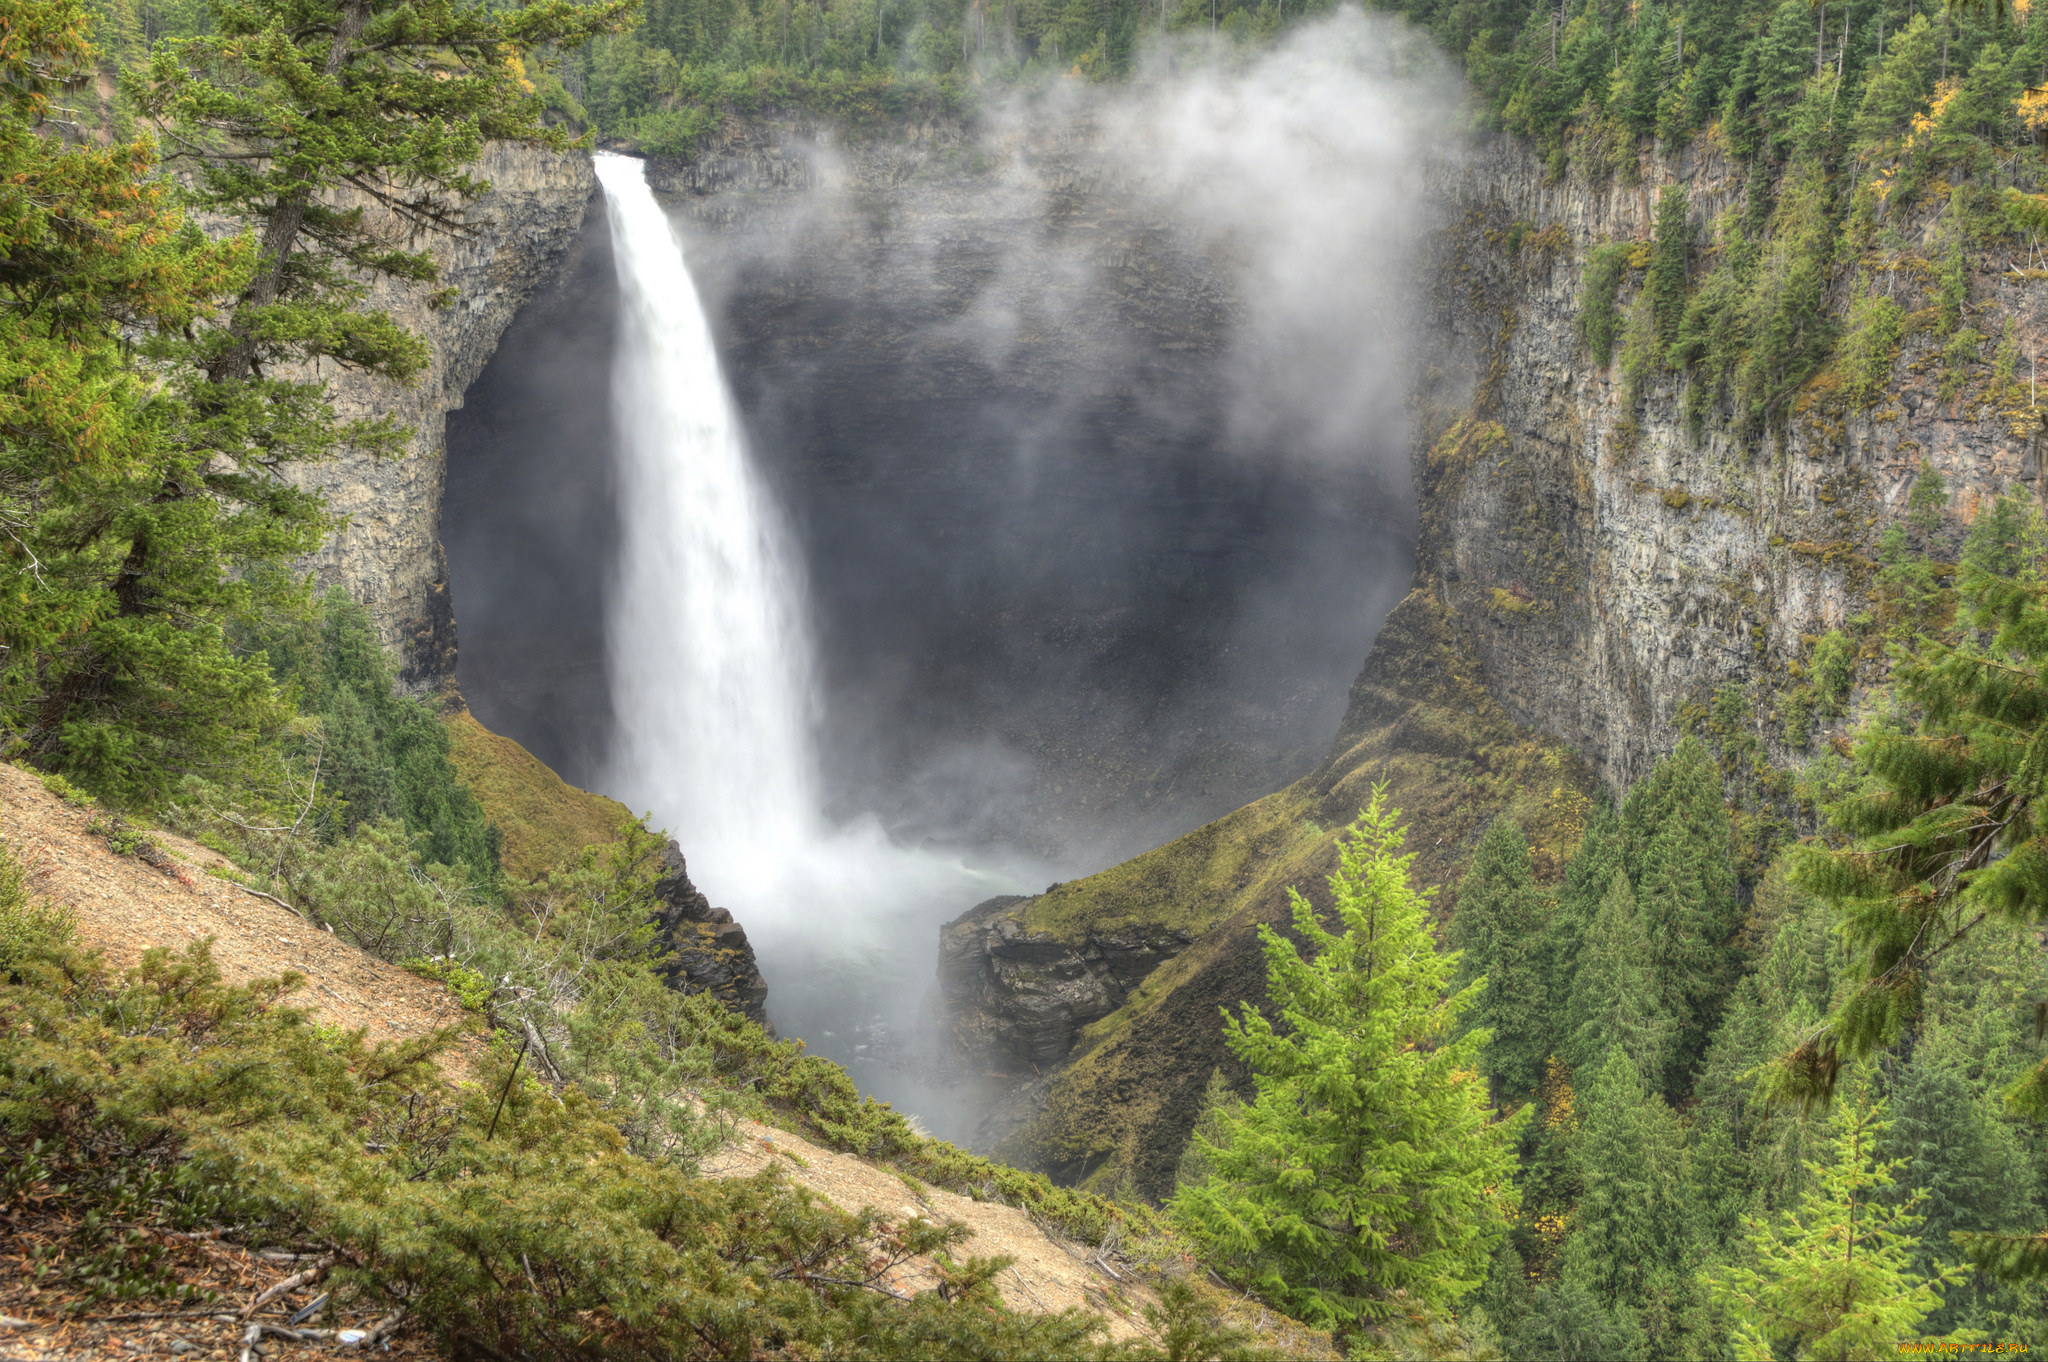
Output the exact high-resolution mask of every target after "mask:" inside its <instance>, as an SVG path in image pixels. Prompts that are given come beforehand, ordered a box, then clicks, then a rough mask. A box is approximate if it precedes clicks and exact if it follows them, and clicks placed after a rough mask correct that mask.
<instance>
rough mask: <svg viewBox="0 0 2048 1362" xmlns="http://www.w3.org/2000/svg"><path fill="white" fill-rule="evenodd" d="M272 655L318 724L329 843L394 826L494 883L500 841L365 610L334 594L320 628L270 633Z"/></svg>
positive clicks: (481, 881)
mask: <svg viewBox="0 0 2048 1362" xmlns="http://www.w3.org/2000/svg"><path fill="white" fill-rule="evenodd" d="M267 651H268V653H269V656H270V661H271V665H272V667H273V668H274V669H275V670H276V671H277V673H278V675H279V677H280V679H282V680H284V681H286V682H287V683H288V684H289V685H290V686H291V687H292V688H293V689H295V690H296V691H297V692H298V693H299V695H300V696H301V698H302V703H303V704H304V705H305V707H306V708H307V709H308V710H309V711H311V713H312V714H314V715H315V716H317V718H318V719H319V728H318V730H317V732H316V733H315V734H313V735H312V739H311V741H312V754H311V757H310V758H309V764H310V767H311V773H312V777H313V778H314V779H315V782H316V785H317V786H318V787H319V788H318V789H316V791H315V797H314V799H313V800H312V805H313V808H314V809H316V810H317V811H318V813H319V815H320V824H319V826H320V828H321V830H322V831H323V832H325V833H326V834H327V835H328V836H329V837H330V838H331V837H333V836H337V835H342V834H346V833H351V832H354V831H355V830H356V829H357V828H358V827H360V826H362V825H363V824H364V823H366V822H378V821H384V820H390V821H393V822H396V823H397V824H398V825H399V826H401V827H403V828H404V829H405V830H406V832H408V833H410V834H413V835H414V836H417V837H419V838H422V839H423V840H422V842H421V845H420V853H421V855H422V857H423V858H424V859H425V860H426V861H427V862H428V863H429V864H440V865H451V866H453V865H459V866H462V867H464V868H465V869H466V870H467V872H468V874H469V878H470V881H471V882H472V883H474V884H478V885H486V886H487V885H489V884H491V883H492V882H493V881H494V880H495V879H496V878H497V874H498V847H499V843H500V841H501V836H500V834H499V832H498V830H497V829H496V828H494V827H493V826H491V824H490V821H489V820H488V819H486V818H485V817H484V811H483V809H482V807H481V806H480V805H478V803H477V802H476V798H475V796H474V795H472V794H471V793H470V792H469V789H468V787H466V786H465V785H463V783H462V781H461V778H460V777H459V776H457V775H456V773H455V767H454V766H453V765H452V764H451V763H450V762H449V760H448V750H449V737H448V730H447V728H446V727H444V726H443V725H442V723H441V721H440V720H439V718H437V717H436V715H435V713H434V710H433V707H432V706H430V705H428V704H427V703H426V702H425V701H422V700H420V699H418V698H416V697H413V696H409V695H405V694H402V693H401V692H400V691H399V689H398V686H397V682H396V678H395V677H393V675H392V670H391V660H390V658H389V657H387V656H386V655H385V652H384V649H383V648H382V646H380V645H379V644H378V642H377V635H376V633H375V631H374V630H373V629H372V627H371V624H370V616H369V612H368V611H366V610H364V609H363V608H362V607H361V606H359V605H357V604H356V603H355V602H354V601H351V600H350V599H349V598H348V596H347V595H346V594H345V593H343V592H342V591H340V590H338V589H337V590H334V591H330V592H329V593H328V595H327V598H326V600H325V601H324V602H323V603H322V609H321V615H320V618H319V620H318V621H317V624H311V625H308V626H306V627H302V628H299V629H297V630H294V631H292V632H291V633H287V634H281V635H275V636H273V637H272V638H271V639H270V640H269V645H268V648H267ZM323 796H324V797H323Z"/></svg>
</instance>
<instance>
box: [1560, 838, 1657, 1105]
mask: <svg viewBox="0 0 2048 1362" xmlns="http://www.w3.org/2000/svg"><path fill="white" fill-rule="evenodd" d="M1651 958H1652V957H1651V948H1650V939H1649V935H1648V933H1647V932H1645V931H1644V930H1643V923H1642V917H1641V915H1640V914H1638V913H1637V911H1636V897H1635V893H1634V891H1633V890H1631V889H1630V888H1629V887H1628V876H1627V875H1625V874H1623V873H1622V872H1621V871H1619V870H1617V871H1615V872H1614V878H1613V879H1611V880H1609V881H1608V885H1607V894H1606V897H1604V898H1603V899H1602V900H1601V901H1600V912H1599V915H1598V916H1597V917H1595V918H1594V919H1593V927H1592V930H1591V931H1590V932H1588V933H1587V935H1586V944H1585V948H1584V949H1583V950H1582V951H1581V952H1580V962H1579V978H1578V988H1577V989H1576V991H1575V992H1574V993H1573V995H1572V1010H1571V1013H1570V1014H1569V1020H1570V1024H1571V1028H1572V1032H1571V1050H1570V1055H1569V1058H1570V1061H1571V1065H1572V1069H1573V1070H1574V1071H1575V1072H1577V1073H1581V1074H1591V1073H1597V1072H1598V1071H1599V1070H1600V1068H1601V1067H1602V1066H1603V1065H1604V1064H1605V1063H1606V1062H1607V1058H1608V1054H1609V1052H1610V1051H1612V1050H1614V1049H1617V1048H1618V1049H1620V1050H1622V1051H1624V1052H1626V1053H1627V1054H1628V1056H1629V1059H1630V1061H1631V1062H1632V1063H1633V1064H1634V1065H1635V1066H1636V1068H1637V1071H1638V1072H1640V1073H1643V1074H1646V1075H1648V1076H1649V1081H1650V1082H1652V1083H1657V1084H1660V1085H1661V1082H1662V1079H1663V1075H1664V1071H1665V1065H1666V1063H1667V1061H1668V1060H1669V1058H1670V1054H1671V1037H1672V1026H1671V1019H1670V1017H1669V1016H1668V1015H1667V1014H1666V1013H1665V1011H1664V1004H1663V1000H1662V999H1661V998H1660V997H1659V996H1658V990H1657V979H1656V973H1655V971H1654V969H1653V967H1652V964H1651Z"/></svg>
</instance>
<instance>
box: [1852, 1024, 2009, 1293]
mask: <svg viewBox="0 0 2048 1362" xmlns="http://www.w3.org/2000/svg"><path fill="white" fill-rule="evenodd" d="M1969 1067H1970V1057H1969V1055H1968V1054H1967V1053H1966V1052H1965V1051H1964V1049H1963V1046H1962V1044H1961V1041H1960V1038H1959V1037H1958V1036H1957V1035H1956V1033H1955V1032H1954V1031H1953V1030H1951V1029H1950V1028H1949V1027H1946V1026H1939V1025H1937V1026H1931V1027H1929V1028H1927V1030H1926V1031H1924V1032H1923V1033H1922V1034H1921V1035H1920V1036H1919V1038H1918V1040H1917V1041H1916V1043H1915V1044H1914V1047H1913V1057H1912V1059H1911V1061H1910V1062H1909V1063H1907V1064H1906V1066H1905V1067H1904V1069H1903V1071H1902V1072H1901V1073H1900V1074H1899V1075H1898V1076H1897V1078H1896V1079H1895V1080H1894V1081H1893V1083H1892V1096H1891V1103H1890V1106H1891V1111H1892V1113H1893V1119H1892V1122H1891V1128H1890V1130H1889V1131H1888V1132H1887V1133H1886V1136H1885V1139H1884V1141H1883V1144H1882V1149H1881V1152H1882V1153H1883V1154H1884V1155H1886V1156H1887V1158H1888V1160H1889V1161H1891V1162H1894V1163H1897V1164H1898V1165H1900V1166H1901V1168H1902V1169H1903V1171H1902V1172H1901V1173H1900V1175H1899V1182H1900V1186H1899V1188H1898V1189H1896V1190H1897V1191H1898V1193H1899V1194H1898V1195H1897V1196H1895V1197H1893V1198H1892V1200H1894V1201H1895V1202H1896V1203H1899V1204H1912V1205H1913V1206H1914V1208H1915V1209H1916V1210H1917V1211H1918V1213H1919V1215H1920V1217H1921V1223H1920V1228H1919V1236H1920V1247H1919V1249H1918V1250H1917V1251H1916V1252H1915V1253H1914V1254H1913V1256H1912V1259H1911V1267H1912V1270H1913V1271H1914V1272H1916V1273H1918V1274H1919V1275H1921V1276H1923V1277H1932V1276H1936V1275H1938V1274H1939V1272H1940V1270H1941V1269H1940V1267H1939V1265H1938V1263H1937V1261H1936V1253H1937V1250H1938V1249H1942V1248H1946V1247H1947V1246H1949V1245H1950V1244H1952V1243H1953V1242H1954V1239H1953V1236H1954V1235H1955V1234H1956V1233H1958V1232H1961V1233H1965V1234H1968V1233H1993V1234H2013V1233H2017V1232H2019V1231H2023V1230H2025V1229H2026V1228H2028V1227H2029V1226H2030V1225H2031V1224H2033V1223H2036V1217H2037V1216H2038V1215H2039V1206H2038V1200H2037V1197H2038V1189H2037V1182H2038V1179H2037V1178H2036V1177H2035V1176H2034V1173H2033V1170H2032V1169H2030V1168H2029V1167H2028V1160H2027V1156H2026V1154H2025V1152H2024V1151H2023V1150H2022V1149H2021V1148H2020V1146H2019V1143H2018V1141H2017V1140H2016V1139H2015V1138H2014V1136H2013V1132H2012V1130H2011V1128H2010V1127H2008V1126H2007V1125H2006V1124H2005V1122H2003V1121H2002V1120H2000V1119H1999V1114H1998V1112H1997V1110H1996V1107H1995V1105H1994V1102H1995V1099H1994V1098H1993V1097H1992V1096H1991V1094H1989V1093H1985V1092H1982V1091H1980V1090H1979V1089H1978V1087H1977V1085H1976V1084H1974V1083H1973V1082H1972V1081H1971V1079H1970V1074H1969ZM1907 1189H1910V1191H1911V1195H1910V1196H1907V1195H1906V1194H1905V1193H1906V1191H1907ZM1988 1286H1989V1284H1988V1283H1984V1282H1983V1281H1982V1280H1981V1279H1980V1280H1979V1281H1978V1282H1977V1283H1973V1284H1971V1286H1969V1287H1964V1288H1958V1289H1956V1290H1953V1291H1950V1292H1949V1293H1948V1300H1947V1303H1946V1304H1945V1305H1944V1306H1943V1308H1942V1309H1941V1310H1939V1311H1936V1312H1935V1313H1934V1314H1932V1315H1931V1316H1930V1317H1929V1322H1930V1324H1931V1325H1932V1326H1933V1327H1936V1328H1940V1329H1944V1330H1945V1329H1949V1328H1953V1327H1955V1326H1956V1325H1957V1324H1960V1323H1964V1322H1966V1321H1965V1320H1964V1319H1963V1317H1962V1314H1963V1312H1964V1311H1965V1310H1966V1309H1967V1308H1968V1307H1970V1306H1972V1305H1981V1304H1984V1303H1985V1302H1986V1299H1987V1296H1988V1294H1989V1293H1988V1291H1987V1288H1988Z"/></svg>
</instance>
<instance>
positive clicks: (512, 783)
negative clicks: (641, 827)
mask: <svg viewBox="0 0 2048 1362" xmlns="http://www.w3.org/2000/svg"><path fill="white" fill-rule="evenodd" d="M442 722H443V723H445V724H446V725H447V727H448V738H449V748H448V759H449V760H450V761H452V762H454V763H455V769H456V771H457V772H459V773H460V774H461V776H462V779H463V782H464V783H465V784H467V785H468V786H469V789H470V793H471V794H473V795H475V796H476V800H477V803H479V804H481V805H483V807H484V812H485V813H486V814H488V815H489V816H490V819H491V821H492V822H494V823H496V824H497V825H498V827H499V828H500V829H502V830H503V831H504V834H505V846H504V850H503V853H502V854H503V857H504V865H505V869H506V870H507V871H509V872H511V873H512V874H514V875H517V876H519V877H520V878H521V879H528V880H530V879H537V878H539V877H540V876H542V875H544V874H546V873H547V872H548V871H550V870H553V869H556V868H557V867H560V866H563V865H566V864H568V863H569V862H570V861H572V860H574V859H575V857H576V854H577V853H578V852H580V851H581V850H583V848H585V847H587V846H592V845H595V844H597V843H601V842H609V841H611V840H612V839H613V838H614V837H615V836H616V835H617V833H618V828H619V825H620V823H621V822H624V821H629V820H630V819H631V818H632V816H633V815H632V812H631V811H630V810H629V809H627V808H626V806H625V805H624V804H621V803H619V801H617V800H616V799H606V798H605V797H604V796H603V795H597V794H591V793H590V792H589V791H588V790H579V789H577V788H576V787H575V786H574V785H571V784H569V782H567V781H565V780H563V779H562V778H561V777H560V776H558V775H556V774H555V773H554V772H553V771H552V770H550V769H549V768H548V766H547V764H546V763H545V762H543V761H541V759H540V758H539V757H536V756H534V755H533V753H531V752H529V751H527V750H526V749H525V748H523V747H521V746H520V745H519V744H518V743H516V742H514V741H512V740H511V739H510V738H507V737H504V736H503V735H501V734H497V733H493V732H491V730H489V729H488V728H485V727H484V726H483V725H482V724H480V723H478V722H477V720H476V716H475V715H473V714H471V713H470V712H469V711H468V710H466V709H465V710H462V711H460V712H459V713H456V714H452V715H449V716H447V717H446V718H444V719H443V720H442Z"/></svg>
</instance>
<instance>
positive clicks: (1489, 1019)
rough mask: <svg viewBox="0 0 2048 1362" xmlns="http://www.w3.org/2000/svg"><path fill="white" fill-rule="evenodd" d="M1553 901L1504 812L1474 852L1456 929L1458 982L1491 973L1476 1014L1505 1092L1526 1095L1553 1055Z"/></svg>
mask: <svg viewBox="0 0 2048 1362" xmlns="http://www.w3.org/2000/svg"><path fill="white" fill-rule="evenodd" d="M1547 909H1548V905H1546V904H1545V903H1544V902H1543V897H1542V895H1541V894H1539V893H1538V892H1537V890H1536V883H1535V879H1534V877H1533V875H1532V873H1531V871H1530V868H1529V843H1528V839H1527V838H1525V837H1523V835H1522V829H1521V828H1520V827H1519V826H1517V825H1516V824H1515V822H1514V821H1513V820H1512V819H1506V818H1502V819H1497V820H1496V821H1495V822H1494V823H1493V825H1492V826H1491V827H1489V828H1488V829H1487V831H1486V835H1485V836H1484V837H1482V838H1480V840H1479V848H1478V850H1476V851H1474V852H1473V853H1472V861H1471V865H1470V866H1469V867H1468V868H1467V870H1466V871H1465V878H1464V880H1463V882H1461V883H1460V884H1459V886H1458V914H1457V916H1456V917H1455V918H1453V919H1452V920H1451V929H1450V945H1451V947H1452V949H1454V950H1456V951H1457V952H1458V953H1459V956H1460V959H1459V962H1458V973H1457V981H1458V986H1459V987H1460V988H1463V987H1466V986H1469V985H1470V984H1472V983H1473V982H1475V981H1476V980H1477V979H1479V978H1480V977H1481V976H1482V975H1483V976H1484V977H1485V979H1486V987H1485V988H1484V989H1483V990H1482V991H1481V992H1480V994H1479V997H1478V1000H1477V1001H1476V1002H1475V1003H1474V1004H1473V1005H1472V1009H1471V1012H1470V1014H1469V1016H1470V1020H1471V1024H1472V1025H1473V1026H1474V1027H1476V1028H1479V1029H1481V1030H1484V1031H1485V1032H1486V1033H1487V1034H1488V1036H1489V1039H1488V1040H1487V1042H1486V1051H1485V1056H1486V1069H1487V1072H1488V1073H1490V1074H1492V1075H1493V1078H1494V1082H1495V1084H1496V1092H1495V1097H1496V1099H1497V1100H1498V1099H1501V1098H1507V1099H1511V1100H1514V1101H1523V1100H1526V1099H1527V1098H1528V1097H1529V1095H1530V1094H1532V1093H1534V1092H1535V1091H1536V1085H1537V1084H1538V1083H1540V1082H1542V1080H1543V1064H1544V1061H1545V1060H1546V1059H1548V1058H1549V1056H1550V1050H1551V1046H1550V1024H1549V1019H1550V1010H1549V1008H1548V1007H1547V1006H1546V1004H1547V1002H1548V999H1547V998H1546V997H1545V996H1544V989H1543V969H1542V959H1541V953H1542V947H1543V933H1544V922H1545V919H1546V918H1547V917H1548V916H1549V914H1548V911H1547Z"/></svg>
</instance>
